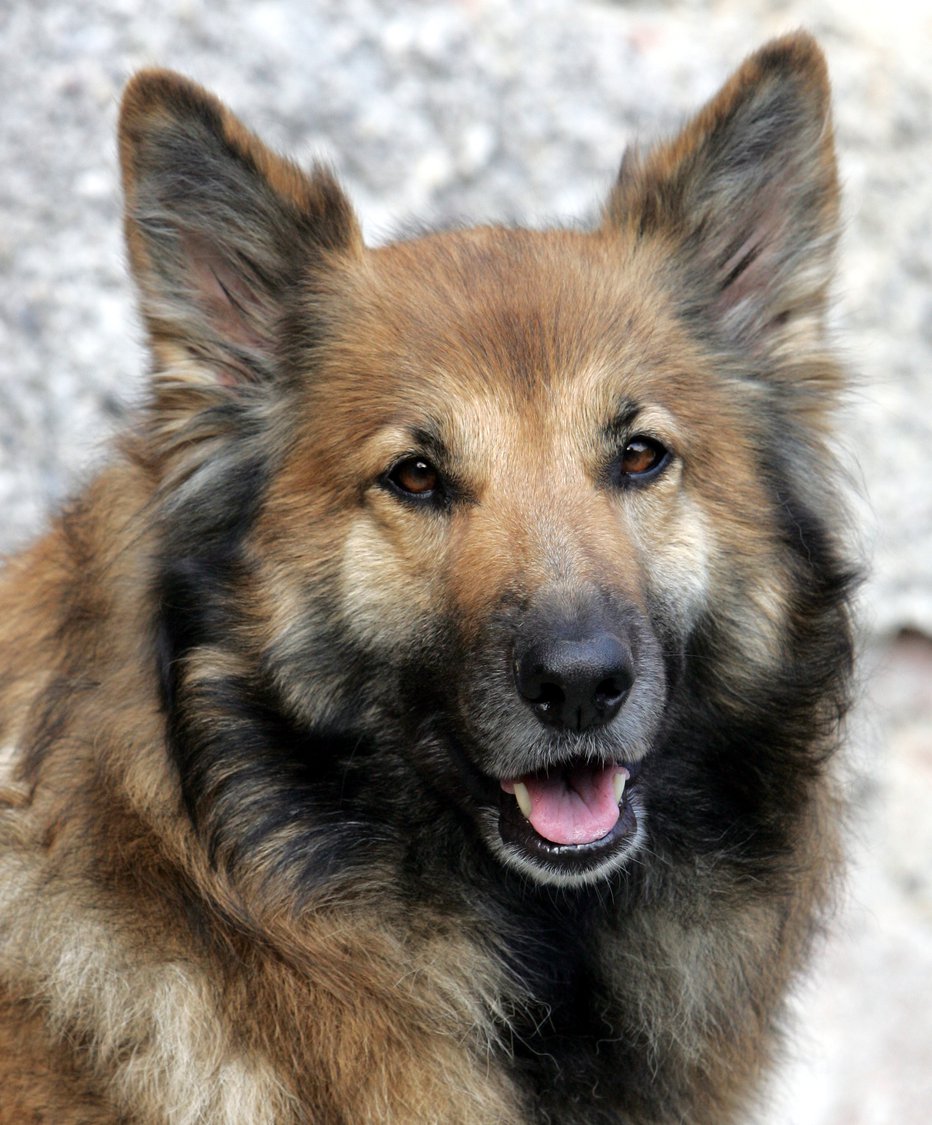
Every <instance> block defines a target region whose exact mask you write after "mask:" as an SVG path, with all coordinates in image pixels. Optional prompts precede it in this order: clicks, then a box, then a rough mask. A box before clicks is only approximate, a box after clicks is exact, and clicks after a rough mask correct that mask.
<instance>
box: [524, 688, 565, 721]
mask: <svg viewBox="0 0 932 1125" xmlns="http://www.w3.org/2000/svg"><path fill="white" fill-rule="evenodd" d="M528 701H529V702H530V704H531V706H532V707H533V708H534V710H535V711H536V712H537V713H538V715H540V717H541V718H542V719H546V720H548V721H551V720H553V719H554V718H555V717H557V716H559V715H560V714H562V711H563V705H564V704H565V703H566V692H564V691H563V689H562V688H561V687H559V686H558V685H557V684H551V683H547V682H546V681H543V682H542V683H540V684H539V685H538V696H537V698H536V699H530V700H528Z"/></svg>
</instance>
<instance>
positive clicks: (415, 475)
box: [386, 457, 440, 499]
mask: <svg viewBox="0 0 932 1125" xmlns="http://www.w3.org/2000/svg"><path fill="white" fill-rule="evenodd" d="M386 480H387V481H388V483H389V484H390V485H392V487H393V488H395V489H396V490H397V491H398V492H402V493H404V494H405V495H406V496H411V497H416V498H417V499H427V498H428V497H432V496H434V495H435V494H436V493H437V492H438V491H439V490H440V473H439V472H438V471H437V469H435V468H434V466H433V465H432V464H431V463H430V461H428V460H426V459H425V458H424V457H405V459H404V460H403V461H399V462H398V463H397V464H396V465H394V466H393V467H392V468H391V469H390V470H389V473H388V475H387V477H386Z"/></svg>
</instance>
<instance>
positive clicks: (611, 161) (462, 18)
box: [0, 0, 932, 1125]
mask: <svg viewBox="0 0 932 1125" xmlns="http://www.w3.org/2000/svg"><path fill="white" fill-rule="evenodd" d="M800 25H806V26H808V27H809V28H810V29H811V30H813V31H814V32H815V33H816V34H817V35H818V36H819V38H820V40H821V42H822V44H823V46H824V47H825V49H826V51H827V54H828V57H829V64H830V67H831V70H832V75H833V82H834V88H835V97H836V116H837V126H838V141H839V149H840V156H841V168H842V175H843V178H844V181H845V191H846V215H847V228H846V236H845V240H844V244H843V250H842V261H841V272H840V283H839V286H838V290H837V296H838V301H837V310H836V315H835V320H836V323H837V328H838V335H839V339H840V340H841V341H842V342H843V350H844V353H845V355H846V357H847V360H848V363H849V366H850V368H851V370H852V372H853V374H854V375H855V376H856V390H855V393H854V394H853V395H852V399H851V403H850V410H849V413H848V416H847V418H846V420H845V423H844V425H843V427H842V429H841V432H840V435H839V438H840V440H841V441H843V442H844V443H845V445H846V446H847V448H848V449H849V450H850V451H851V454H852V477H853V480H854V483H855V489H856V492H857V493H858V495H859V496H860V499H858V500H857V502H856V510H857V524H858V527H859V528H860V529H862V532H861V534H862V537H863V542H864V547H865V551H866V552H868V553H869V554H871V555H872V557H873V572H872V578H871V580H870V582H869V584H868V586H867V588H866V591H865V596H864V614H865V618H866V621H867V623H868V626H867V632H868V638H869V641H870V644H869V653H868V659H867V662H866V667H867V668H868V671H867V672H866V673H865V676H864V683H865V691H864V694H865V703H864V705H863V706H862V707H861V709H860V710H859V712H858V714H857V716H856V718H855V721H854V728H855V735H856V737H855V738H854V745H855V751H854V754H853V759H854V766H855V769H854V772H853V780H852V790H853V792H854V793H855V795H856V798H857V802H858V803H857V806H856V807H857V810H858V811H857V813H856V815H855V816H854V817H853V824H852V834H853V842H852V851H853V853H854V855H855V865H854V867H853V874H852V879H851V892H850V895H849V897H848V900H847V902H848V905H847V906H846V907H845V908H844V909H843V910H842V912H841V913H840V915H839V918H838V920H837V922H836V926H835V928H834V934H833V937H832V939H831V941H830V943H829V944H828V946H827V947H826V950H825V952H824V954H823V956H822V958H821V964H820V965H819V967H818V972H817V974H816V975H815V977H814V979H813V983H811V985H809V986H808V987H807V988H806V989H805V990H804V992H803V993H802V994H801V998H800V1002H799V1009H800V1026H801V1030H800V1032H799V1034H798V1035H797V1036H796V1037H795V1038H794V1040H793V1046H792V1050H791V1057H790V1058H789V1059H788V1062H787V1066H786V1068H785V1069H784V1071H783V1072H782V1073H781V1075H780V1076H779V1080H778V1082H777V1083H776V1085H775V1093H774V1099H775V1100H774V1103H773V1106H772V1107H771V1108H770V1109H769V1110H768V1111H767V1114H766V1115H765V1118H762V1119H761V1120H765V1119H766V1120H767V1121H768V1122H772V1123H773V1125H777V1123H783V1125H785V1123H787V1122H792V1123H795V1125H885V1123H887V1122H892V1121H896V1122H897V1123H898V1125H920V1122H922V1123H924V1122H925V1121H927V1120H928V1116H929V1110H928V1107H929V1105H932V1077H930V1075H932V1018H930V1015H929V1012H928V1008H929V1005H928V1003H927V994H928V989H929V984H930V981H932V883H930V878H932V835H930V830H929V828H928V821H927V818H926V815H925V809H924V807H923V805H924V804H926V803H927V802H928V800H929V797H930V796H932V733H930V726H932V650H930V647H929V645H928V642H926V641H924V640H923V639H922V634H925V635H927V636H928V635H932V566H930V563H929V558H930V554H932V425H930V420H929V418H930V414H932V176H930V168H932V140H930V129H929V124H928V123H929V121H930V120H932V74H930V69H929V63H930V60H932V9H929V8H928V6H926V5H922V4H918V3H910V2H908V0H888V2H887V3H885V4H883V5H881V4H877V3H876V2H873V0H871V2H868V0H847V2H845V3H843V2H842V0H813V2H810V3H805V4H803V3H795V2H793V0H785V2H779V0H774V2H765V0H750V2H740V0H708V2H700V0H694V2H688V0H680V2H674V3H667V4H647V3H595V2H580V0H534V2H531V0H527V2H512V0H460V2H446V3H441V2H436V3H431V2H426V0H421V2H416V0H402V2H390V0H382V2H377V0H316V2H314V3H308V2H306V0H212V2H211V3H207V0H162V2H161V3H159V4H150V5H143V4H140V3H139V2H138V0H80V2H79V3H74V2H72V0H28V2H27V0H5V2H3V3H0V105H2V111H0V167H2V172H0V220H2V221H0V512H2V513H3V514H2V516H0V545H2V546H4V547H8V546H11V545H15V543H17V542H21V541H22V540H23V539H24V538H25V537H26V536H28V535H29V534H30V533H31V532H32V531H34V530H35V528H36V527H37V526H38V525H39V523H40V520H41V514H42V512H43V511H45V510H46V509H47V508H48V506H49V505H50V504H54V503H55V502H56V501H58V500H59V499H61V497H62V496H63V495H65V494H66V493H67V492H68V491H70V490H72V489H73V488H74V487H75V483H76V481H78V480H80V479H81V477H82V476H84V475H86V474H87V473H88V472H89V471H91V468H92V466H93V464H94V463H95V461H96V460H97V458H98V457H99V455H100V454H99V450H100V449H101V448H103V446H104V445H105V443H106V435H107V434H108V432H109V431H110V430H111V429H112V428H113V425H114V423H115V422H117V421H119V419H120V418H121V417H123V415H124V414H125V412H126V410H127V408H128V406H130V405H131V404H132V402H133V400H134V398H135V397H136V396H137V395H138V393H139V388H140V385H141V373H142V371H143V367H144V359H143V355H142V352H141V349H140V347H139V339H140V333H139V330H138V323H137V321H136V319H135V314H134V312H133V307H132V294H131V290H130V286H129V284H128V281H127V278H126V275H125V271H124V265H123V254H122V248H121V243H120V228H119V218H118V215H119V198H118V190H117V172H116V161H115V149H114V143H113V130H114V122H115V116H116V107H117V102H118V98H119V93H120V89H121V87H122V85H123V83H124V81H125V79H126V78H127V77H128V76H129V74H131V73H132V71H133V70H135V69H136V68H137V67H139V66H141V65H145V64H150V63H161V64H165V65H170V66H172V67H175V68H176V69H179V70H182V71H185V72H186V73H188V74H190V75H192V76H193V77H195V78H197V79H198V80H200V81H202V82H203V83H205V84H206V85H208V86H210V87H212V88H213V89H215V90H216V91H217V92H218V93H219V94H220V95H221V96H222V97H223V98H224V99H225V100H227V101H228V102H229V103H230V104H231V105H232V106H233V107H234V108H235V109H236V110H237V111H238V112H239V113H240V114H241V115H242V116H243V117H245V118H246V120H247V121H248V122H249V123H250V124H251V125H253V127H254V128H256V129H257V130H258V131H259V132H260V133H261V134H262V135H264V136H265V137H267V138H268V139H270V140H271V141H272V142H273V143H275V144H276V145H277V146H278V147H280V148H281V149H283V150H286V151H288V152H290V153H292V154H296V155H297V156H298V157H299V158H300V159H304V160H307V159H311V158H312V157H314V156H319V155H323V156H325V157H326V158H328V159H330V160H331V161H332V162H333V163H334V164H335V166H336V167H337V169H338V171H339V173H340V175H341V176H342V177H343V179H344V180H345V182H346V183H347V185H348V187H349V189H350V191H351V193H352V194H353V196H354V199H355V201H356V203H357V205H358V208H359V210H360V212H361V214H362V217H363V220H364V225H365V228H366V231H367V234H368V235H369V237H370V238H371V239H373V240H378V239H381V238H384V237H386V236H387V235H389V234H390V233H391V231H392V230H394V229H397V228H398V227H399V226H403V225H404V224H405V223H406V222H409V221H411V220H412V219H417V220H419V221H422V220H428V221H434V222H442V221H445V220H449V219H458V218H461V217H462V218H471V219H496V218H499V219H501V218H505V219H508V218H512V217H519V218H521V219H522V220H523V221H530V222H543V221H546V220H547V218H548V217H549V216H551V215H557V216H563V217H565V216H580V215H584V214H585V213H587V212H589V211H591V210H592V209H593V207H594V206H596V205H597V203H598V201H599V199H600V198H601V196H602V195H603V194H604V192H605V190H606V188H607V186H608V184H609V183H610V181H611V178H612V176H613V174H614V171H615V169H616V167H617V162H618V158H619V155H620V153H621V151H622V149H623V147H624V145H625V144H626V143H627V142H629V141H631V140H633V139H636V138H640V139H644V138H648V137H650V136H651V135H655V134H657V133H658V132H663V131H666V130H669V129H671V128H673V127H675V125H676V124H677V122H678V121H680V120H681V118H682V116H683V114H684V113H686V112H689V111H690V110H692V109H694V108H695V107H696V106H697V105H698V103H699V102H700V101H701V100H702V99H703V98H705V97H706V96H708V95H709V94H711V93H712V92H713V91H714V90H715V89H716V87H717V86H718V84H719V83H720V82H721V81H722V79H723V78H724V77H725V75H726V74H727V73H728V72H729V71H730V70H731V69H732V68H733V67H734V66H735V65H736V63H737V62H738V61H740V59H741V58H742V57H743V56H744V55H745V54H746V53H747V52H748V51H750V50H752V49H753V48H754V47H756V46H757V45H759V43H760V42H762V41H763V40H764V39H766V38H767V37H769V36H771V35H774V34H779V33H781V32H783V31H786V30H789V29H791V28H793V27H796V26H800ZM904 629H906V630H910V631H911V632H910V633H909V635H907V636H906V637H905V638H901V639H899V640H895V639H894V638H895V637H896V636H897V634H899V633H900V631H901V630H904Z"/></svg>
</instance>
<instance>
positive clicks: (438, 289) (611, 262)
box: [330, 228, 699, 431]
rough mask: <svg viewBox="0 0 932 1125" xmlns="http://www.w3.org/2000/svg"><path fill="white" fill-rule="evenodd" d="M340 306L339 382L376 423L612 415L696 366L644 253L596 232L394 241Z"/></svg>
mask: <svg viewBox="0 0 932 1125" xmlns="http://www.w3.org/2000/svg"><path fill="white" fill-rule="evenodd" d="M339 306H340V310H339V312H338V314H337V323H338V324H339V326H340V327H339V330H338V333H339V336H340V342H339V344H338V346H337V347H336V348H334V349H333V350H332V353H331V362H330V375H331V378H332V379H333V380H334V382H335V384H336V385H335V386H334V387H332V388H331V389H332V390H333V391H334V392H335V393H336V394H341V393H342V394H345V395H348V396H349V398H350V399H351V400H352V401H353V402H355V403H357V404H358V405H359V406H360V407H364V410H363V412H364V413H365V414H366V415H367V416H368V417H369V418H371V419H372V420H373V421H375V420H376V419H377V418H379V417H382V418H383V419H385V420H388V421H390V422H392V423H400V424H405V423H410V424H412V425H413V424H416V421H417V418H418V417H422V418H431V419H436V420H437V421H438V422H440V423H443V421H444V420H445V419H449V420H450V421H451V423H452V428H453V429H454V430H460V431H462V430H464V429H472V428H474V426H473V424H474V423H475V422H476V421H477V419H476V417H475V415H476V412H477V410H478V411H480V412H482V411H486V412H488V413H487V416H488V419H489V421H491V419H492V417H493V416H497V417H499V418H507V417H508V416H512V415H518V416H520V417H522V418H529V417H531V416H534V417H536V418H537V424H538V425H546V423H547V419H548V417H552V416H558V417H559V418H560V419H561V420H562V421H561V425H565V423H566V420H567V418H568V416H569V415H572V414H575V415H578V416H579V420H580V421H583V419H584V418H588V419H589V422H590V424H596V423H597V422H598V421H599V420H601V422H603V423H604V422H607V421H609V420H610V419H611V418H612V417H613V416H614V415H615V414H617V413H618V412H620V411H621V410H623V409H625V407H626V405H627V404H629V403H630V402H632V401H638V402H641V401H643V402H646V403H651V402H657V397H656V396H657V394H658V393H666V390H667V389H668V388H669V387H670V386H671V376H673V385H675V384H676V374H677V373H678V372H681V371H691V370H694V369H695V367H696V364H697V362H698V361H699V360H698V357H697V355H696V354H695V348H694V342H693V341H691V340H690V338H689V335H688V333H687V332H686V331H685V330H684V329H683V327H682V325H680V324H678V323H677V319H676V317H675V315H674V313H673V312H672V310H671V308H670V303H669V298H668V297H667V295H666V293H665V292H664V290H663V287H662V285H661V283H660V281H659V279H658V278H657V277H656V276H655V275H654V274H653V272H652V271H651V269H650V263H649V261H647V262H645V261H644V260H643V257H642V258H640V259H639V258H638V255H637V254H636V253H633V252H632V251H631V250H630V248H626V247H625V246H624V245H622V244H620V243H619V241H618V240H608V239H606V238H603V237H601V236H599V235H598V234H590V233H584V232H578V231H546V232H535V231H526V230H508V229H500V228H477V229H473V230H467V231H458V232H448V233H444V234H438V235H430V236H427V237H425V238H420V239H417V240H413V241H411V242H403V243H395V244H392V245H389V246H387V247H384V248H381V249H379V250H375V251H370V252H369V253H368V254H367V256H366V259H365V260H364V262H363V263H362V264H361V265H360V266H359V267H358V268H357V269H355V270H354V271H353V272H352V273H351V275H350V276H349V278H348V280H347V283H346V285H345V288H343V289H342V291H341V293H340V297H339ZM658 376H661V378H658ZM659 405H661V406H662V405H664V403H663V402H662V401H661V402H660V403H659ZM478 421H479V422H481V419H478Z"/></svg>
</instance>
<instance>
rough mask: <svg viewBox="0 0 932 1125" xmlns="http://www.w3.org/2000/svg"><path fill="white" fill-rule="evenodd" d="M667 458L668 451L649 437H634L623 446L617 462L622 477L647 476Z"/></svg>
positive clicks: (663, 463) (659, 467) (655, 470)
mask: <svg viewBox="0 0 932 1125" xmlns="http://www.w3.org/2000/svg"><path fill="white" fill-rule="evenodd" d="M668 458H669V451H668V450H667V449H666V448H665V447H664V446H663V445H661V443H660V442H659V441H657V440H656V439H654V438H649V437H641V436H639V437H634V438H632V439H631V440H630V441H629V442H628V444H627V445H626V446H625V448H624V452H623V453H622V455H621V460H620V462H619V469H620V472H621V476H622V477H647V476H650V475H652V474H653V473H655V472H657V471H659V470H660V469H661V468H662V467H663V466H664V465H665V464H666V463H667V460H668Z"/></svg>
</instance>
